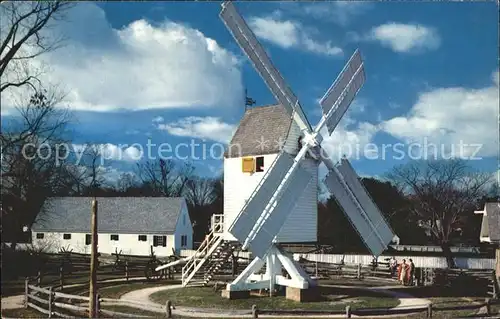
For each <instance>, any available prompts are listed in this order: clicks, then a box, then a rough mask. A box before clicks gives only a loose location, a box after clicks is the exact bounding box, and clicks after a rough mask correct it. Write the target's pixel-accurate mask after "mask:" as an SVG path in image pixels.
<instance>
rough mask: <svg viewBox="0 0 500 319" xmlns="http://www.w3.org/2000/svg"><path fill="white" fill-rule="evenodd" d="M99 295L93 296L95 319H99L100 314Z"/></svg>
mask: <svg viewBox="0 0 500 319" xmlns="http://www.w3.org/2000/svg"><path fill="white" fill-rule="evenodd" d="M100 299H101V295H100V294H98V293H97V294H96V295H95V317H96V318H99V313H100V312H101V300H100Z"/></svg>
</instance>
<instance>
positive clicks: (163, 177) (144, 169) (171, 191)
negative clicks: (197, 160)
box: [137, 159, 194, 197]
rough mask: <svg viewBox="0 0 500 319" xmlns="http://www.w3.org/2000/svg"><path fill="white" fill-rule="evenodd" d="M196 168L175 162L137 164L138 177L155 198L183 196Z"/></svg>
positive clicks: (162, 161)
mask: <svg viewBox="0 0 500 319" xmlns="http://www.w3.org/2000/svg"><path fill="white" fill-rule="evenodd" d="M193 170H194V167H193V166H192V165H190V164H189V163H180V162H175V161H173V160H166V161H165V160H163V159H160V160H158V161H146V162H144V163H138V164H137V176H138V177H139V178H140V179H141V181H142V183H143V186H144V187H145V188H148V189H149V190H150V191H151V193H152V195H153V196H171V197H175V196H181V195H182V194H183V193H184V191H185V188H186V184H187V182H188V180H189V179H190V178H191V175H192V173H193Z"/></svg>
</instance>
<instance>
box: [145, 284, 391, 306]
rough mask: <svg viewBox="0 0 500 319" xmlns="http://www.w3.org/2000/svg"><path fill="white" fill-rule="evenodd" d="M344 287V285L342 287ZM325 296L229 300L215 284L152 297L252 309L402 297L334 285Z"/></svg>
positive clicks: (386, 301)
mask: <svg viewBox="0 0 500 319" xmlns="http://www.w3.org/2000/svg"><path fill="white" fill-rule="evenodd" d="M343 291H345V289H344V290H343ZM321 295H322V300H320V301H317V302H308V303H299V302H295V301H292V300H288V299H285V296H276V297H272V298H269V297H268V296H251V297H250V298H248V299H239V300H228V299H225V298H222V297H221V292H220V291H217V292H214V291H213V288H212V287H189V288H179V289H173V290H165V291H159V292H157V293H154V294H153V295H151V299H152V300H154V301H156V302H158V303H161V304H164V303H165V302H166V301H167V300H171V301H172V303H173V304H174V306H187V307H200V308H221V309H251V308H252V305H254V304H256V305H257V306H258V307H259V308H260V309H296V310H300V309H303V310H309V309H311V310H314V309H318V310H321V309H323V310H325V309H328V310H344V309H345V307H346V305H351V307H352V308H353V309H356V308H360V307H370V308H371V307H395V306H397V305H398V303H399V301H398V300H397V299H395V298H392V297H389V296H385V295H378V294H376V293H373V292H367V291H359V290H354V289H352V291H351V294H338V293H337V291H336V290H335V289H332V288H330V287H321Z"/></svg>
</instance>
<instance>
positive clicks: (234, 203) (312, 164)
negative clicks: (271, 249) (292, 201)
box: [224, 105, 319, 243]
mask: <svg viewBox="0 0 500 319" xmlns="http://www.w3.org/2000/svg"><path fill="white" fill-rule="evenodd" d="M299 138H300V130H299V127H298V126H297V124H296V123H295V122H294V121H293V119H292V118H291V117H290V115H288V113H287V112H286V110H285V108H284V107H283V106H281V105H269V106H260V107H253V108H250V109H247V110H246V111H245V114H244V115H243V118H242V120H241V122H240V124H239V126H238V128H237V130H236V132H235V134H234V136H233V138H232V140H231V142H230V144H229V145H228V148H227V151H226V154H225V158H224V231H225V233H224V239H225V240H235V238H234V237H233V236H232V235H231V234H230V233H229V232H228V229H229V226H230V225H231V224H232V223H233V221H234V220H235V218H236V217H237V216H238V214H239V213H240V212H241V210H242V208H243V206H244V205H245V202H246V200H247V199H248V198H250V195H251V194H252V192H253V191H254V190H255V189H256V187H257V185H258V184H259V183H260V182H261V181H262V178H263V177H264V175H265V174H266V172H267V171H268V170H269V168H270V167H271V164H272V163H273V162H274V160H275V159H276V157H277V156H278V155H279V153H280V152H281V150H282V149H283V150H284V151H285V152H287V153H288V154H292V155H295V154H297V153H298V151H299V145H301V143H300V141H299ZM318 165H319V162H318V161H317V160H315V159H313V158H312V157H310V156H307V157H306V159H305V160H304V162H303V163H302V166H303V167H304V168H305V169H306V170H307V171H308V172H309V173H310V174H311V175H312V179H311V181H310V182H309V184H308V186H307V188H306V189H305V191H304V192H303V193H302V195H301V196H300V198H299V199H298V200H297V205H296V206H295V208H293V210H292V212H291V213H290V215H289V217H288V218H287V220H286V221H285V223H284V225H283V227H282V228H281V231H280V232H279V234H278V235H277V236H276V238H275V239H276V242H280V243H312V242H316V240H317V224H318V217H317V216H318V188H317V185H318Z"/></svg>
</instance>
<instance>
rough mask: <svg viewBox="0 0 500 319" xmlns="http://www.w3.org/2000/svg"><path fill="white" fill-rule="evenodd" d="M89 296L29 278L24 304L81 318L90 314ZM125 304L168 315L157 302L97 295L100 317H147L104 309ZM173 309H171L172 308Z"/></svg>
mask: <svg viewBox="0 0 500 319" xmlns="http://www.w3.org/2000/svg"><path fill="white" fill-rule="evenodd" d="M89 300H90V299H89V297H87V296H80V295H73V294H68V293H62V292H59V291H56V289H55V288H54V287H46V288H43V287H40V286H36V285H32V284H30V283H29V280H28V279H26V281H25V294H24V305H25V308H33V309H35V310H36V311H39V312H41V313H43V314H45V315H47V316H48V318H52V317H53V316H56V317H60V318H75V317H77V318H81V317H82V316H88V314H89ZM110 305H114V306H125V307H131V308H137V307H139V308H141V307H142V309H143V310H145V309H147V310H152V311H155V312H163V313H165V315H167V313H168V312H167V311H166V310H165V307H158V305H157V304H154V303H151V304H145V303H144V302H139V301H135V300H126V299H112V298H101V297H100V295H99V294H97V297H96V310H97V313H98V315H99V317H109V316H111V317H119V318H122V317H130V318H137V317H147V316H143V315H138V314H130V313H124V312H117V311H111V310H107V309H104V308H103V307H105V306H110ZM170 311H171V310H170Z"/></svg>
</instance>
